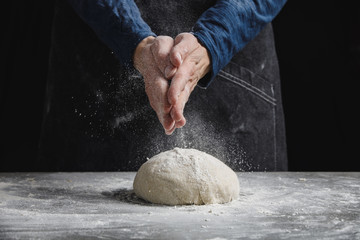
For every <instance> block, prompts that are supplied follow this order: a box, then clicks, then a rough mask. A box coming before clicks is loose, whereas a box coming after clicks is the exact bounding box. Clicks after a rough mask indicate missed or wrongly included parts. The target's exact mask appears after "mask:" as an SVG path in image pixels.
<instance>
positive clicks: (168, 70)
mask: <svg viewBox="0 0 360 240" xmlns="http://www.w3.org/2000/svg"><path fill="white" fill-rule="evenodd" d="M175 70H176V68H174V67H172V66H167V67H166V68H165V77H166V78H170V77H171V76H172V75H174V73H175Z"/></svg>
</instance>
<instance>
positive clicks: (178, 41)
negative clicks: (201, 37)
mask: <svg viewBox="0 0 360 240" xmlns="http://www.w3.org/2000/svg"><path fill="white" fill-rule="evenodd" d="M199 46H200V44H199V42H198V41H197V39H196V37H195V36H194V35H192V34H191V33H180V34H179V35H177V36H176V38H175V45H174V47H173V49H172V50H171V52H170V61H171V63H172V64H173V65H174V66H175V67H180V65H181V64H182V62H183V61H184V60H185V59H186V57H187V56H188V55H189V54H190V53H191V52H192V51H194V50H195V49H196V48H198V47H199Z"/></svg>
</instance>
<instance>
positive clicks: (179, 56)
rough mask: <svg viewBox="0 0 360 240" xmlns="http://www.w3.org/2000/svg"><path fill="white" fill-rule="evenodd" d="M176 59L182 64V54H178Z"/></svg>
mask: <svg viewBox="0 0 360 240" xmlns="http://www.w3.org/2000/svg"><path fill="white" fill-rule="evenodd" d="M176 57H177V59H178V60H179V62H180V63H182V59H181V55H180V53H177V54H176Z"/></svg>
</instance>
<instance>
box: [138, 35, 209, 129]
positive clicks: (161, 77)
mask: <svg viewBox="0 0 360 240" xmlns="http://www.w3.org/2000/svg"><path fill="white" fill-rule="evenodd" d="M134 66H135V68H136V69H137V70H138V71H139V72H140V73H141V74H142V76H143V77H144V81H145V91H146V94H147V96H148V98H149V102H150V105H151V107H152V108H153V109H154V111H155V112H156V114H157V117H158V119H159V121H160V123H161V124H162V126H163V128H164V130H165V133H166V134H168V135H170V134H172V133H173V132H174V131H175V129H176V128H181V127H183V126H184V125H185V123H186V119H185V117H184V114H183V112H184V108H185V104H186V103H187V101H188V99H189V96H190V94H191V92H192V91H193V90H194V88H195V86H196V84H197V83H198V81H199V80H200V79H201V78H202V77H204V76H205V74H206V73H208V72H209V71H210V57H209V54H208V52H207V50H206V48H205V47H203V46H202V45H201V44H200V43H199V42H198V40H197V39H196V37H195V36H194V35H192V34H190V33H181V34H179V35H178V36H177V37H176V38H175V39H173V38H171V37H168V36H158V37H156V38H155V37H152V36H150V37H147V38H145V39H144V40H142V41H141V42H140V43H139V45H138V46H137V48H136V50H135V53H134ZM170 80H171V83H170Z"/></svg>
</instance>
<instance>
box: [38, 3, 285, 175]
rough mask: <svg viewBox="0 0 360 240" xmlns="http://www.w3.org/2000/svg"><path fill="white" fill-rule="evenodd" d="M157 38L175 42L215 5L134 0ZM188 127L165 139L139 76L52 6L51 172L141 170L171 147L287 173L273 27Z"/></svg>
mask: <svg viewBox="0 0 360 240" xmlns="http://www.w3.org/2000/svg"><path fill="white" fill-rule="evenodd" d="M135 2H136V3H137V5H138V7H139V9H140V11H141V14H142V17H143V18H144V20H145V21H146V22H147V23H148V24H149V25H150V27H151V29H152V30H153V31H154V32H155V33H156V34H158V35H169V36H172V37H175V36H176V35H177V34H178V33H181V32H189V31H191V28H192V26H193V25H194V23H195V22H196V20H197V19H198V17H199V16H200V15H201V13H202V12H204V11H205V10H206V9H207V8H209V7H210V6H211V5H212V4H214V2H215V1H206V0H203V1H201V0H197V1H194V0H186V1H174V0H171V1H159V0H151V1H149V0H137V1H135ZM184 115H185V117H186V119H187V124H186V125H185V126H184V127H183V128H181V129H177V130H176V131H175V132H174V133H173V135H171V136H167V135H165V134H164V130H163V128H162V126H161V124H160V122H159V121H158V119H157V117H156V114H155V112H154V111H153V110H152V109H151V107H150V104H149V102H148V99H147V96H146V94H145V90H144V82H143V79H142V77H141V76H140V75H139V73H137V72H136V71H135V70H133V69H127V68H124V67H123V66H121V65H120V64H119V63H118V61H117V59H116V58H115V56H114V55H113V53H112V52H111V50H109V49H108V48H107V47H106V46H105V45H104V44H103V43H102V42H101V41H100V40H99V39H98V38H97V36H96V35H95V33H94V32H93V31H92V30H91V29H90V28H89V27H88V26H87V25H86V24H85V23H84V22H83V21H82V20H81V19H80V18H79V17H78V16H77V15H76V13H75V12H74V11H73V10H72V8H71V7H70V5H69V4H68V3H67V2H66V1H58V3H57V5H56V9H55V16H54V23H53V33H52V46H51V54H50V64H49V75H48V84H47V97H46V106H45V113H44V122H43V131H42V136H41V140H40V154H39V160H40V166H41V167H40V168H39V170H44V171H117V170H120V171H136V170H138V168H139V167H140V166H141V164H142V163H144V162H145V161H146V159H147V158H150V157H152V156H153V155H155V154H158V153H160V152H162V151H166V150H169V149H172V148H174V147H182V148H195V149H198V150H201V151H205V152H207V153H209V154H212V155H214V156H215V157H217V158H219V159H220V160H222V161H224V162H225V163H226V164H227V165H228V166H230V167H231V168H232V169H234V170H236V171H281V170H287V158H286V143H285V128H284V118H283V110H282V103H281V93H280V78H279V70H278V62H277V57H276V52H275V46H274V38H273V32H272V27H271V24H269V25H267V26H266V27H265V28H264V29H263V30H262V31H261V33H260V34H259V35H258V36H257V37H256V38H255V39H254V40H253V41H251V42H250V43H249V44H248V45H247V46H246V47H245V48H244V49H243V50H242V51H241V52H239V53H238V54H237V55H236V56H234V58H233V59H232V60H231V62H230V63H229V64H228V65H227V66H226V67H225V68H224V69H222V70H221V71H220V73H219V74H218V76H217V77H216V79H215V80H214V81H213V82H212V84H211V85H210V86H209V87H208V88H207V89H201V88H199V87H196V88H195V90H194V91H193V92H192V94H191V96H190V99H189V102H188V103H187V105H186V107H185V112H184Z"/></svg>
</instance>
